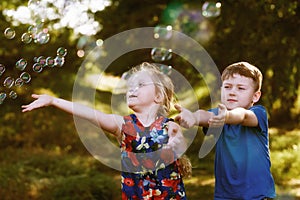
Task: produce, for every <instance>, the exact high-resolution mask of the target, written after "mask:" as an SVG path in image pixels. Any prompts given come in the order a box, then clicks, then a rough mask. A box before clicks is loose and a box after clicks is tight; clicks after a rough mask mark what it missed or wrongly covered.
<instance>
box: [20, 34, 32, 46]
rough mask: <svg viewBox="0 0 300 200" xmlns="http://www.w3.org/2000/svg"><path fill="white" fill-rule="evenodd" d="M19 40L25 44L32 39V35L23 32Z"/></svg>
mask: <svg viewBox="0 0 300 200" xmlns="http://www.w3.org/2000/svg"><path fill="white" fill-rule="evenodd" d="M21 41H22V42H23V43H25V44H29V43H30V42H31V41H32V37H31V34H30V33H23V35H22V36H21Z"/></svg>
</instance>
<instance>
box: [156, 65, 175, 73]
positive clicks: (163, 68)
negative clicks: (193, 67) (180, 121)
mask: <svg viewBox="0 0 300 200" xmlns="http://www.w3.org/2000/svg"><path fill="white" fill-rule="evenodd" d="M159 69H160V71H161V72H162V73H164V74H166V75H170V74H171V73H172V66H167V65H160V66H159Z"/></svg>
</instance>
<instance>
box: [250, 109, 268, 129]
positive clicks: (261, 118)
mask: <svg viewBox="0 0 300 200" xmlns="http://www.w3.org/2000/svg"><path fill="white" fill-rule="evenodd" d="M249 110H251V111H252V112H254V114H255V115H256V117H257V120H258V127H259V128H260V129H261V131H263V132H264V133H267V132H268V115H267V111H266V109H265V107H264V106H261V105H256V106H252V107H251V108H250V109H249Z"/></svg>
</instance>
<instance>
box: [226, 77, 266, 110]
mask: <svg viewBox="0 0 300 200" xmlns="http://www.w3.org/2000/svg"><path fill="white" fill-rule="evenodd" d="M260 95H261V93H260V91H257V92H255V91H254V83H253V80H252V79H251V78H248V77H245V76H241V75H239V74H234V75H233V76H232V77H229V78H228V79H226V80H224V81H223V84H222V87H221V102H222V103H223V104H224V105H225V106H226V108H227V109H228V110H232V109H234V108H237V107H242V108H245V109H248V108H250V107H251V106H253V104H254V103H256V102H257V101H258V100H259V98H260Z"/></svg>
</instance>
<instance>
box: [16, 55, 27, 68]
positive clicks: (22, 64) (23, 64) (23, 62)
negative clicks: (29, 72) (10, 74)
mask: <svg viewBox="0 0 300 200" xmlns="http://www.w3.org/2000/svg"><path fill="white" fill-rule="evenodd" d="M26 66H27V61H26V60H25V59H24V58H21V59H20V60H18V61H17V62H16V68H17V69H19V70H21V71H23V70H24V69H25V68H26Z"/></svg>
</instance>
